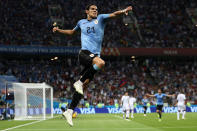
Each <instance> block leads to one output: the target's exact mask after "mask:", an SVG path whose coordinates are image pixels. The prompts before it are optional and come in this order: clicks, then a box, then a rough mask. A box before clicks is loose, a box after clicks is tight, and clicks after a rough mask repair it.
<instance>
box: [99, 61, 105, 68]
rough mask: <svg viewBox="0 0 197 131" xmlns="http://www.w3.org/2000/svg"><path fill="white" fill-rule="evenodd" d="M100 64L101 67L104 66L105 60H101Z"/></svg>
mask: <svg viewBox="0 0 197 131" xmlns="http://www.w3.org/2000/svg"><path fill="white" fill-rule="evenodd" d="M100 66H101V67H102V68H103V67H104V66H105V61H103V60H102V61H101V62H100Z"/></svg>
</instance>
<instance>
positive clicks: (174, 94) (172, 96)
mask: <svg viewBox="0 0 197 131" xmlns="http://www.w3.org/2000/svg"><path fill="white" fill-rule="evenodd" d="M166 96H167V97H173V96H175V94H173V95H166Z"/></svg>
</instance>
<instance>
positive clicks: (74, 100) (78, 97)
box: [69, 91, 83, 110]
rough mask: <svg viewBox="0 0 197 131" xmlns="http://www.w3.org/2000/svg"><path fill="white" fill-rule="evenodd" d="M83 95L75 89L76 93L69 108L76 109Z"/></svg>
mask: <svg viewBox="0 0 197 131" xmlns="http://www.w3.org/2000/svg"><path fill="white" fill-rule="evenodd" d="M82 96H83V95H81V94H80V93H78V92H76V91H75V93H74V94H73V98H72V102H71V104H70V106H69V109H72V110H74V109H75V107H77V105H78V103H79V101H80V100H81V98H82Z"/></svg>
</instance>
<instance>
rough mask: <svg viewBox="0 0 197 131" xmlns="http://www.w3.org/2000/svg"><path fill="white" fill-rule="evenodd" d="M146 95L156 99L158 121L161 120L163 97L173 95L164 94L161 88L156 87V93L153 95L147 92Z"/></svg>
mask: <svg viewBox="0 0 197 131" xmlns="http://www.w3.org/2000/svg"><path fill="white" fill-rule="evenodd" d="M147 96H149V97H155V98H156V99H157V113H158V114H159V121H161V114H162V108H163V98H164V97H165V96H167V97H172V96H174V95H167V94H164V93H162V91H161V89H158V93H156V94H155V95H149V94H147Z"/></svg>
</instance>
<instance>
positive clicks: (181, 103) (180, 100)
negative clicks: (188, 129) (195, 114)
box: [177, 91, 186, 120]
mask: <svg viewBox="0 0 197 131" xmlns="http://www.w3.org/2000/svg"><path fill="white" fill-rule="evenodd" d="M185 104H186V97H185V94H183V93H182V92H181V91H180V92H179V94H178V96H177V108H178V110H177V120H180V118H179V115H180V113H181V114H182V119H185V113H186V106H185Z"/></svg>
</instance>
